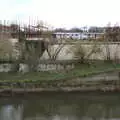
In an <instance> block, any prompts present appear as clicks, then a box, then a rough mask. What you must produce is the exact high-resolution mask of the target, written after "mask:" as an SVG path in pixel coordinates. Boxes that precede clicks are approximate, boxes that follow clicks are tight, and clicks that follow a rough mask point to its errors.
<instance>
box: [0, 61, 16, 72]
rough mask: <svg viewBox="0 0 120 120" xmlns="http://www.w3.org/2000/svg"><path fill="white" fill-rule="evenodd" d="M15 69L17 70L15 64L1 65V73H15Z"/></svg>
mask: <svg viewBox="0 0 120 120" xmlns="http://www.w3.org/2000/svg"><path fill="white" fill-rule="evenodd" d="M15 69H16V65H15V64H10V63H5V64H0V72H12V71H15Z"/></svg>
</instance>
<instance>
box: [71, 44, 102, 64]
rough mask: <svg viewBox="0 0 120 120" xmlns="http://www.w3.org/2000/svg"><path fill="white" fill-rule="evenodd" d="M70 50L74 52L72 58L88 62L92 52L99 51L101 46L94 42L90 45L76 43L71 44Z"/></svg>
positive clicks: (96, 52)
mask: <svg viewBox="0 0 120 120" xmlns="http://www.w3.org/2000/svg"><path fill="white" fill-rule="evenodd" d="M71 52H72V53H73V54H74V58H75V59H77V60H79V62H80V63H89V61H90V59H91V57H92V56H93V55H94V54H98V53H100V52H101V48H100V47H99V46H98V45H97V44H96V42H94V43H93V44H92V45H85V44H77V45H73V46H72V48H71Z"/></svg>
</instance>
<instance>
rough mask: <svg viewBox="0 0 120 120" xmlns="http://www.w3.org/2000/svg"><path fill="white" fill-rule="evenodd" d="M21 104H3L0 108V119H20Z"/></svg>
mask: <svg viewBox="0 0 120 120" xmlns="http://www.w3.org/2000/svg"><path fill="white" fill-rule="evenodd" d="M22 118H23V106H22V105H18V106H14V105H5V106H3V107H1V109H0V120H22Z"/></svg>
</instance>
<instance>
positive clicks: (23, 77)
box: [0, 62, 120, 82]
mask: <svg viewBox="0 0 120 120" xmlns="http://www.w3.org/2000/svg"><path fill="white" fill-rule="evenodd" d="M119 69H120V64H113V63H111V62H96V63H93V64H91V65H87V64H77V65H76V66H75V68H74V69H73V70H71V71H61V72H35V73H25V74H22V73H0V82H40V81H51V80H52V81H54V80H68V79H71V78H76V77H86V76H89V75H92V74H99V73H103V72H108V71H114V70H119Z"/></svg>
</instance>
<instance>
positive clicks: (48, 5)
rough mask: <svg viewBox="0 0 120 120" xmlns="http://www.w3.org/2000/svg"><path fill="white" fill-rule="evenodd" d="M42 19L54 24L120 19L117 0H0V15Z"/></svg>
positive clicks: (92, 23)
mask: <svg viewBox="0 0 120 120" xmlns="http://www.w3.org/2000/svg"><path fill="white" fill-rule="evenodd" d="M29 18H30V20H31V21H32V22H33V20H37V19H39V20H43V21H45V22H46V23H48V24H51V25H52V26H54V27H65V28H71V27H83V26H106V25H107V24H108V23H109V22H111V23H112V24H116V23H120V0H0V19H1V20H11V21H15V20H19V21H22V22H23V21H24V22H28V21H29Z"/></svg>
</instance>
